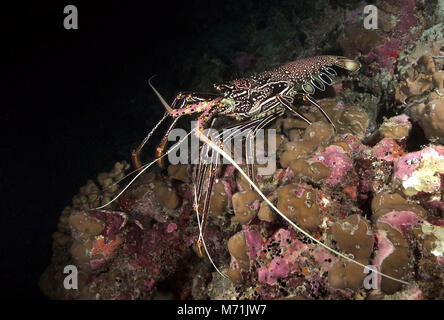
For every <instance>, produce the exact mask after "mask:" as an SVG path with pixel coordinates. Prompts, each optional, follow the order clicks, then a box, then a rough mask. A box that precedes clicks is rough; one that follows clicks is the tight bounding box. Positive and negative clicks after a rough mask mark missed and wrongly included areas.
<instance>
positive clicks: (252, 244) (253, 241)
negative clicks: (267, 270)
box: [245, 230, 262, 259]
mask: <svg viewBox="0 0 444 320" xmlns="http://www.w3.org/2000/svg"><path fill="white" fill-rule="evenodd" d="M245 240H246V242H247V245H248V247H249V248H250V258H251V259H256V258H257V257H258V256H259V253H260V250H261V248H262V237H261V235H260V234H259V232H257V231H255V230H251V231H250V230H246V231H245Z"/></svg>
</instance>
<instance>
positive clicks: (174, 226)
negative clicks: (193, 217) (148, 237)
mask: <svg viewBox="0 0 444 320" xmlns="http://www.w3.org/2000/svg"><path fill="white" fill-rule="evenodd" d="M176 230H177V224H175V223H173V222H172V223H170V224H168V227H167V229H166V232H167V233H171V232H174V231H176Z"/></svg>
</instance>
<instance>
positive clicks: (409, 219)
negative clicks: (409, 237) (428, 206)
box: [379, 211, 424, 235]
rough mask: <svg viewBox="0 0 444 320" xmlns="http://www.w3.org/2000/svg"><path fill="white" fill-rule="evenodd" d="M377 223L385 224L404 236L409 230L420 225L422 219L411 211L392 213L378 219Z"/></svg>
mask: <svg viewBox="0 0 444 320" xmlns="http://www.w3.org/2000/svg"><path fill="white" fill-rule="evenodd" d="M379 221H381V222H385V223H387V224H388V225H390V226H391V227H392V228H394V229H396V230H398V231H399V232H401V233H402V234H403V235H405V233H406V232H407V231H408V230H409V229H411V228H412V227H414V226H416V225H418V224H420V223H422V222H423V221H424V219H423V218H421V217H419V216H418V215H416V214H414V213H413V212H411V211H392V212H389V213H387V214H385V215H384V216H382V217H381V218H379Z"/></svg>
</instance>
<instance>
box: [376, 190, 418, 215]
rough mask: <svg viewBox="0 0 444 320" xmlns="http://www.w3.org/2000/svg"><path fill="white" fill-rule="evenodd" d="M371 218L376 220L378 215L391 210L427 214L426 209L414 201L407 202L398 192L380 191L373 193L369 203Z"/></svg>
mask: <svg viewBox="0 0 444 320" xmlns="http://www.w3.org/2000/svg"><path fill="white" fill-rule="evenodd" d="M371 207H372V212H373V215H372V220H373V221H377V220H378V219H379V218H380V217H382V216H383V215H385V214H386V213H389V212H391V211H411V212H413V213H416V214H417V215H419V216H421V217H426V216H427V211H426V210H425V209H424V208H423V207H421V206H420V205H417V204H415V203H410V202H408V201H407V200H406V199H405V198H404V197H402V196H401V195H400V194H399V193H392V194H390V193H385V192H380V193H378V194H376V195H375V197H374V198H373V199H372V203H371Z"/></svg>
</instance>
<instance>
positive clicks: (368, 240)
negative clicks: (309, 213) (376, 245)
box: [330, 214, 373, 259]
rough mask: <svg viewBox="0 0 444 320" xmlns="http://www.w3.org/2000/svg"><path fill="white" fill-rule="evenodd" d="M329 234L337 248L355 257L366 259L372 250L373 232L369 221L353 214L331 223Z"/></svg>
mask: <svg viewBox="0 0 444 320" xmlns="http://www.w3.org/2000/svg"><path fill="white" fill-rule="evenodd" d="M330 230H331V231H330V232H331V234H332V235H333V238H334V239H335V241H336V243H337V246H338V247H339V249H341V250H342V251H344V252H346V253H351V254H353V256H354V258H355V259H368V258H369V257H370V255H371V253H372V251H373V233H372V230H371V228H370V225H369V222H368V221H367V220H366V219H365V218H363V217H361V216H360V215H358V214H353V215H351V216H348V217H347V218H345V219H343V220H341V221H340V222H336V223H333V225H332V226H331V229H330Z"/></svg>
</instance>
